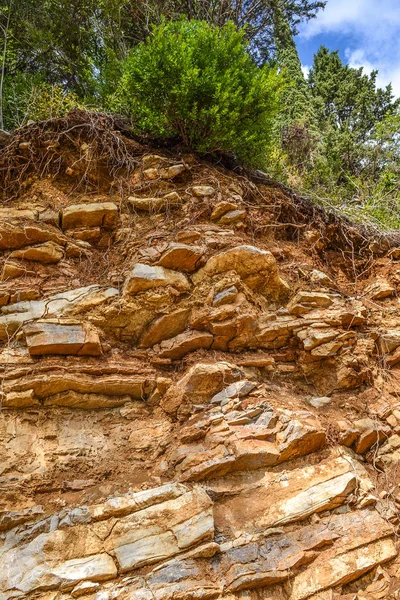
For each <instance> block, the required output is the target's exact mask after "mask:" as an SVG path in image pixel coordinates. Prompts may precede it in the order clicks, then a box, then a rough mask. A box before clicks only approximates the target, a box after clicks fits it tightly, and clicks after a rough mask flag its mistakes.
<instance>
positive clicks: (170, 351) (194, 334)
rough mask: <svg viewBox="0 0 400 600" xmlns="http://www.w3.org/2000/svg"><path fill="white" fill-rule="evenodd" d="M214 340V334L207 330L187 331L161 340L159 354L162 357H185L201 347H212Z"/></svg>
mask: <svg viewBox="0 0 400 600" xmlns="http://www.w3.org/2000/svg"><path fill="white" fill-rule="evenodd" d="M213 340H214V337H213V335H212V334H211V333H208V332H206V331H185V332H184V333H180V334H179V335H177V336H176V337H174V338H171V339H169V340H165V341H163V342H161V344H160V350H159V353H158V354H159V356H160V357H161V358H172V359H178V358H183V357H184V356H186V354H189V352H194V351H195V350H199V349H200V348H206V349H207V348H210V346H211V344H212V343H213Z"/></svg>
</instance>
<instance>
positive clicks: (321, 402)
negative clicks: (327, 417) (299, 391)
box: [308, 396, 332, 408]
mask: <svg viewBox="0 0 400 600" xmlns="http://www.w3.org/2000/svg"><path fill="white" fill-rule="evenodd" d="M331 402H332V398H329V396H320V397H318V398H310V400H308V404H311V406H313V407H314V408H324V407H325V406H329V404H330V403H331Z"/></svg>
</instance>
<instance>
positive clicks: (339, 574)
mask: <svg viewBox="0 0 400 600" xmlns="http://www.w3.org/2000/svg"><path fill="white" fill-rule="evenodd" d="M396 556H397V551H396V546H395V544H394V542H393V540H392V539H390V538H386V539H382V540H378V541H376V542H373V543H372V544H368V545H366V546H363V547H361V548H356V549H354V550H350V551H349V552H344V553H338V554H337V555H336V556H333V557H331V558H325V557H320V558H321V559H322V560H318V561H315V563H314V564H313V565H312V566H310V567H309V568H308V569H307V570H306V571H304V572H303V573H301V574H300V575H298V576H297V577H295V579H294V581H293V585H292V588H291V595H290V600H305V599H306V598H309V597H310V596H312V595H313V594H316V593H318V592H321V591H323V590H324V589H326V588H330V587H334V586H337V585H344V584H346V583H350V582H351V581H354V580H355V579H358V578H359V577H361V576H362V575H364V574H365V573H368V571H370V570H371V569H373V568H374V567H376V566H378V565H380V564H382V563H385V562H387V561H389V560H391V559H392V558H395V557H396Z"/></svg>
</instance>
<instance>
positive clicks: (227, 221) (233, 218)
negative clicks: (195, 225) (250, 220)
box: [219, 209, 247, 225]
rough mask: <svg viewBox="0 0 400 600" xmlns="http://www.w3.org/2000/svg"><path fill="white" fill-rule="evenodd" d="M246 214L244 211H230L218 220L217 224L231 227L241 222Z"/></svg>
mask: <svg viewBox="0 0 400 600" xmlns="http://www.w3.org/2000/svg"><path fill="white" fill-rule="evenodd" d="M246 214H247V213H246V211H245V210H240V209H238V210H230V211H228V212H227V213H225V214H224V215H223V216H222V217H221V218H220V219H219V223H221V224H222V225H233V224H234V223H238V222H241V221H243V219H245V218H246Z"/></svg>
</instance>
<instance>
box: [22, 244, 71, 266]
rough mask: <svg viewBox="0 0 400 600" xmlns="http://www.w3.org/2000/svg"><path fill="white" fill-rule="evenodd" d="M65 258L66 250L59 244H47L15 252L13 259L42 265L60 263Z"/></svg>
mask: <svg viewBox="0 0 400 600" xmlns="http://www.w3.org/2000/svg"><path fill="white" fill-rule="evenodd" d="M63 256H64V250H63V248H62V247H61V246H60V245H59V244H55V243H54V242H45V243H44V244H40V245H39V246H30V247H29V248H23V249H21V250H15V251H14V252H13V253H12V254H11V257H12V258H22V259H24V260H33V261H35V262H41V263H45V264H46V263H58V262H60V260H61V259H62V258H63Z"/></svg>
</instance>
